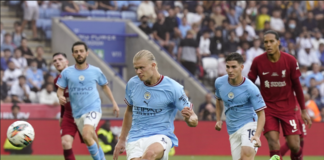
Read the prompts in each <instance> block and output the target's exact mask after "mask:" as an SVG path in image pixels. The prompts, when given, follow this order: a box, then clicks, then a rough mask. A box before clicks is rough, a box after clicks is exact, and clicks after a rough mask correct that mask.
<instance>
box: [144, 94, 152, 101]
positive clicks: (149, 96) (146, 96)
mask: <svg viewBox="0 0 324 160" xmlns="http://www.w3.org/2000/svg"><path fill="white" fill-rule="evenodd" d="M144 98H145V99H146V100H149V99H150V98H151V93H150V92H145V93H144Z"/></svg>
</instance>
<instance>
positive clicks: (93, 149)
mask: <svg viewBox="0 0 324 160" xmlns="http://www.w3.org/2000/svg"><path fill="white" fill-rule="evenodd" d="M87 148H88V150H89V152H90V154H91V157H92V158H93V159H94V160H101V159H100V153H99V150H98V146H97V143H96V142H95V143H94V144H93V145H92V146H87Z"/></svg>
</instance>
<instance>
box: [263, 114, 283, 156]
mask: <svg viewBox="0 0 324 160" xmlns="http://www.w3.org/2000/svg"><path fill="white" fill-rule="evenodd" d="M263 133H264V136H265V137H266V139H267V141H268V146H269V150H270V157H272V156H273V155H278V156H280V155H281V154H280V143H279V119H278V118H276V117H275V116H273V115H270V114H267V112H266V122H265V125H264V131H263ZM281 159H282V158H281Z"/></svg>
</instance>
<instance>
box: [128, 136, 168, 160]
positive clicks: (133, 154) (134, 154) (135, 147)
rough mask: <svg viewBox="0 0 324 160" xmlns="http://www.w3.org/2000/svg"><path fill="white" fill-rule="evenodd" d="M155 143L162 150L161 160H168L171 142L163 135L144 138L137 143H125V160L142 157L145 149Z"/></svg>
mask: <svg viewBox="0 0 324 160" xmlns="http://www.w3.org/2000/svg"><path fill="white" fill-rule="evenodd" d="M156 142H158V143H160V144H161V145H162V146H163V148H164V153H163V157H162V159H161V160H168V158H169V156H168V155H169V152H170V150H171V147H172V141H171V139H170V138H169V137H168V136H165V135H154V136H151V137H145V138H141V139H139V140H137V141H134V142H129V143H127V144H126V153H127V160H130V159H132V158H139V157H142V156H143V154H144V152H145V151H146V149H147V147H149V146H150V145H151V144H153V143H156Z"/></svg>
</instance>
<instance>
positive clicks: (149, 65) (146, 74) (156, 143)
mask: <svg viewBox="0 0 324 160" xmlns="http://www.w3.org/2000/svg"><path fill="white" fill-rule="evenodd" d="M133 65H134V68H135V72H136V74H137V76H134V77H132V78H131V79H130V80H129V81H128V83H127V86H126V93H125V103H126V104H127V109H126V112H125V115H124V120H123V125H122V131H121V134H120V137H119V141H118V143H117V145H116V147H115V151H114V155H113V159H114V160H117V159H118V154H120V153H123V152H124V150H125V149H126V152H127V160H144V159H145V160H155V159H159V160H167V159H168V153H169V151H170V149H171V148H172V147H173V146H178V139H177V137H176V136H175V135H174V133H173V131H174V125H173V121H174V118H175V115H176V114H177V110H181V114H182V116H183V117H184V119H185V121H186V123H187V125H188V126H189V127H196V126H197V125H198V117H197V115H196V114H195V113H194V111H193V110H192V103H191V102H190V101H189V100H188V97H187V96H186V94H185V92H184V90H183V86H181V85H180V84H179V83H178V82H176V81H174V80H173V79H171V78H169V77H167V76H163V75H161V74H160V73H159V72H158V66H157V63H156V60H155V57H154V55H153V54H152V53H151V52H150V51H148V50H141V51H139V52H138V53H136V55H135V56H134V58H133ZM127 136H128V138H127V140H126V137H127ZM126 141H127V143H126Z"/></svg>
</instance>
